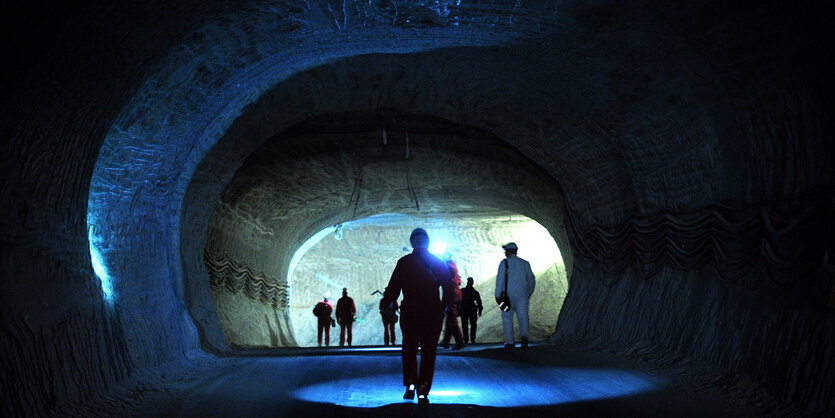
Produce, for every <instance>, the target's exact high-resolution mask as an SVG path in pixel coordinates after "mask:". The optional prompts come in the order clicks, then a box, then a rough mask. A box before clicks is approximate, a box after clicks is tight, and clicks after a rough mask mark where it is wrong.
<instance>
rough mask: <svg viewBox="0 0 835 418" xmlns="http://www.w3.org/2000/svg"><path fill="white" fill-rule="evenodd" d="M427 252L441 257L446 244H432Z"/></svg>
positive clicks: (440, 242)
mask: <svg viewBox="0 0 835 418" xmlns="http://www.w3.org/2000/svg"><path fill="white" fill-rule="evenodd" d="M429 252H430V253H432V254H435V255H441V254H443V253H445V252H446V244H444V243H443V242H442V241H437V242H433V243H432V244H430V245H429Z"/></svg>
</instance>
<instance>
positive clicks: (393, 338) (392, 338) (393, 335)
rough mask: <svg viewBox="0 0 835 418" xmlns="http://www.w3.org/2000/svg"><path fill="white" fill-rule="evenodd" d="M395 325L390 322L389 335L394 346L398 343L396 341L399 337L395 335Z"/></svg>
mask: <svg viewBox="0 0 835 418" xmlns="http://www.w3.org/2000/svg"><path fill="white" fill-rule="evenodd" d="M394 324H395V323H394V322H389V334H391V335H390V340H391V345H394V344H395V343H396V342H397V341H396V338H397V337H396V335H395V334H394Z"/></svg>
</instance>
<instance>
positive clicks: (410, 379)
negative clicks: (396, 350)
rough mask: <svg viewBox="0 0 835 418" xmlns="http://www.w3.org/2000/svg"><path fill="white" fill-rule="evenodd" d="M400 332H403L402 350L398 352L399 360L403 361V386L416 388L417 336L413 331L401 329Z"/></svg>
mask: <svg viewBox="0 0 835 418" xmlns="http://www.w3.org/2000/svg"><path fill="white" fill-rule="evenodd" d="M386 329H388V326H386ZM400 330H401V331H402V332H403V348H402V349H401V350H400V358H401V360H402V361H403V386H406V387H408V386H409V385H415V386H417V383H418V368H417V351H418V335H419V334H418V333H417V332H415V331H411V332H409V331H406V330H404V329H403V328H402V327H401V328H400ZM386 332H388V331H386ZM422 357H423V356H422V355H421V358H422Z"/></svg>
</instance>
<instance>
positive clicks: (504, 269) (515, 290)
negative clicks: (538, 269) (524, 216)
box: [496, 242, 536, 348]
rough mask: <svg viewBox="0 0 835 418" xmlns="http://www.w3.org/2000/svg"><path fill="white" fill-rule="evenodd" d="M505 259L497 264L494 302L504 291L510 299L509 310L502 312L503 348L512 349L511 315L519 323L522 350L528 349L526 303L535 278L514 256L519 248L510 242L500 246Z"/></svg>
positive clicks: (497, 300) (523, 263) (523, 262)
mask: <svg viewBox="0 0 835 418" xmlns="http://www.w3.org/2000/svg"><path fill="white" fill-rule="evenodd" d="M502 248H503V249H504V254H505V257H507V258H505V259H504V260H502V262H501V263H499V271H498V273H496V302H499V296H500V295H501V293H502V291H503V290H504V289H507V296H508V297H509V298H510V310H507V311H503V312H502V326H503V328H504V346H505V347H506V348H511V347H514V346H515V344H516V342H515V340H514V338H513V314H514V312H515V313H516V320H517V321H519V336H520V337H521V338H522V348H527V347H528V323H529V318H528V302H529V301H530V298H531V295H532V294H533V291H534V288H535V287H536V278H535V277H534V275H533V272H532V271H531V265H530V263H528V262H527V261H525V260H524V259H522V258H519V257H518V256H517V255H516V251H517V250H518V249H519V247H517V246H516V243H514V242H511V243H508V244H505V245H503V246H502Z"/></svg>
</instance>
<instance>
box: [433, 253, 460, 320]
mask: <svg viewBox="0 0 835 418" xmlns="http://www.w3.org/2000/svg"><path fill="white" fill-rule="evenodd" d="M432 267H433V269H434V272H435V277H436V278H437V279H438V284H440V285H441V289H442V290H443V295H442V296H441V300H442V301H443V304H444V309H446V307H448V306H452V305H454V304H455V303H456V296H457V295H456V294H455V286H456V284H455V281H454V280H453V279H452V272H450V270H449V267H448V266H447V264H446V263H444V262H443V261H442V262H441V264H440V265H439V266H437V267H436V266H432Z"/></svg>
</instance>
